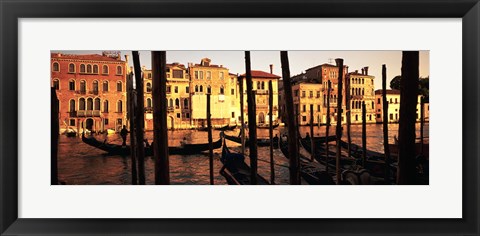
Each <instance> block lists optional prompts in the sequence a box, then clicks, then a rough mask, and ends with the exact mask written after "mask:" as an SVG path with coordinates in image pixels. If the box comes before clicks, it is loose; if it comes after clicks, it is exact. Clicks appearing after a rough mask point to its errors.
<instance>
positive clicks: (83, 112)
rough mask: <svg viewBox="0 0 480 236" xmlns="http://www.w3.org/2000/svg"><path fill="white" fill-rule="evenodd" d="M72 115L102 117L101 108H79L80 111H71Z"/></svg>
mask: <svg viewBox="0 0 480 236" xmlns="http://www.w3.org/2000/svg"><path fill="white" fill-rule="evenodd" d="M69 113H70V117H100V114H101V112H100V110H95V111H92V110H79V111H71V112H69Z"/></svg>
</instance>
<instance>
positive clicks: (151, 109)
mask: <svg viewBox="0 0 480 236" xmlns="http://www.w3.org/2000/svg"><path fill="white" fill-rule="evenodd" d="M145 112H146V113H152V112H153V107H145Z"/></svg>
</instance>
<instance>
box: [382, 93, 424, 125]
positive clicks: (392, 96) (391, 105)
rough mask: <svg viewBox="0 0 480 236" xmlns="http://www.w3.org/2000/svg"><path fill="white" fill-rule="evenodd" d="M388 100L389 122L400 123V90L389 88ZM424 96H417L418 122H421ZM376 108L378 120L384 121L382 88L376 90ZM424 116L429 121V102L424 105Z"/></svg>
mask: <svg viewBox="0 0 480 236" xmlns="http://www.w3.org/2000/svg"><path fill="white" fill-rule="evenodd" d="M386 93H387V101H388V123H398V121H399V119H400V90H395V89H392V90H387V91H386ZM421 98H422V96H420V95H419V96H418V98H417V116H416V117H417V122H420V119H421V117H420V111H421V110H420V105H421V103H420V102H421ZM375 109H376V122H377V123H382V122H383V100H382V90H381V89H379V90H376V91H375ZM424 109H425V110H424V116H425V120H426V121H428V120H429V118H430V115H429V113H430V112H429V111H430V106H429V104H428V103H426V104H425V106H424Z"/></svg>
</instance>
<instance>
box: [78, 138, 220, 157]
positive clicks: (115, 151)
mask: <svg viewBox="0 0 480 236" xmlns="http://www.w3.org/2000/svg"><path fill="white" fill-rule="evenodd" d="M82 141H83V142H84V143H86V144H88V145H90V146H92V147H96V148H98V149H100V150H103V151H105V152H107V153H108V154H109V155H130V146H128V145H127V146H122V145H118V144H110V143H106V142H101V141H98V140H97V139H95V138H94V137H88V138H87V137H85V134H82ZM212 146H213V149H218V148H220V147H222V139H218V140H217V141H215V142H214V143H213V145H212ZM207 150H209V144H208V143H201V144H184V145H183V146H181V147H168V154H170V155H194V154H199V153H201V152H203V151H207ZM145 156H153V148H152V147H151V146H150V145H149V146H147V147H145Z"/></svg>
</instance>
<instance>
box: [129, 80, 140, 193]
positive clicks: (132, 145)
mask: <svg viewBox="0 0 480 236" xmlns="http://www.w3.org/2000/svg"><path fill="white" fill-rule="evenodd" d="M127 106H128V121H129V125H130V159H131V161H132V184H133V185H137V184H138V173H137V158H136V152H137V150H136V146H137V145H136V144H135V137H136V135H135V134H136V132H135V109H136V108H135V93H134V90H133V73H130V74H128V77H127ZM142 145H143V143H142Z"/></svg>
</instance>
